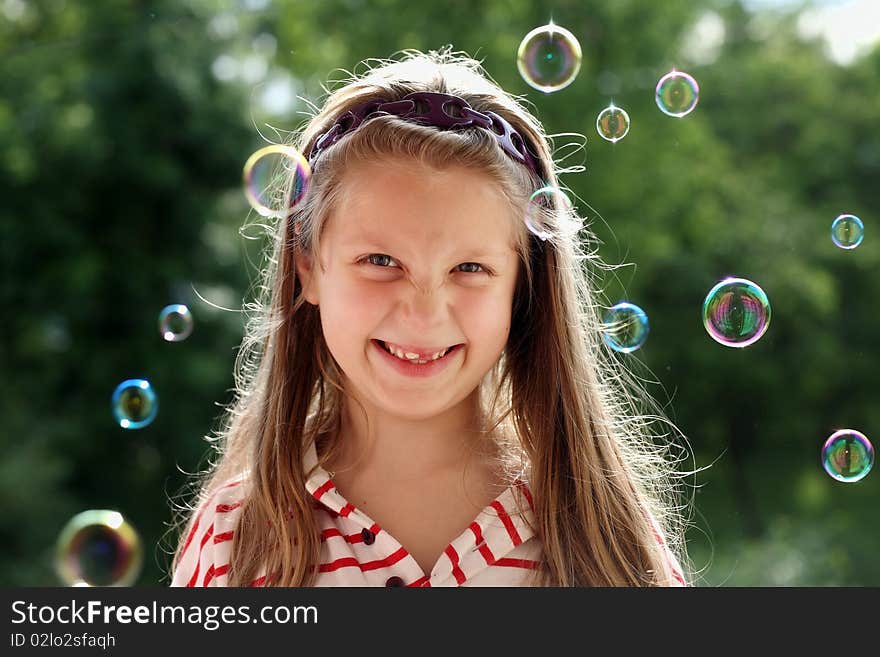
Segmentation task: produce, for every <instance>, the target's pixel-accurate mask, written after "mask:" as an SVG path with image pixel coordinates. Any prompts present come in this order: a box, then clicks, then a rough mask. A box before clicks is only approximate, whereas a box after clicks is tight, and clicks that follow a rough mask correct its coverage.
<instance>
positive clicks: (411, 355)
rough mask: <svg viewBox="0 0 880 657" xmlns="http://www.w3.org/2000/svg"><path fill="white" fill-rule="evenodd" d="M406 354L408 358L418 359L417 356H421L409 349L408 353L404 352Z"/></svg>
mask: <svg viewBox="0 0 880 657" xmlns="http://www.w3.org/2000/svg"><path fill="white" fill-rule="evenodd" d="M404 355H405V356H406V357H407V358H409V359H410V360H413V359H416V358H418V357H419V355H418V354H414V353H412V352H411V351H407V352H406V354H404Z"/></svg>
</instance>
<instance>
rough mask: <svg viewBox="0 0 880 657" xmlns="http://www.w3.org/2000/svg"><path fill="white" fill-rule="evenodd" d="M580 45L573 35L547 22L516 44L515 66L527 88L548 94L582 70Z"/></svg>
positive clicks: (568, 82)
mask: <svg viewBox="0 0 880 657" xmlns="http://www.w3.org/2000/svg"><path fill="white" fill-rule="evenodd" d="M581 57H582V55H581V44H580V43H579V42H578V40H577V37H575V35H574V34H572V33H571V32H569V31H568V30H566V29H565V28H564V27H559V26H558V25H554V24H553V23H550V24H548V25H543V26H541V27H536V28H535V29H534V30H532V31H531V32H529V33H528V34H527V35H526V36H525V38H524V39H523V40H522V42H521V43H520V44H519V50H518V51H517V55H516V65H517V68H519V74H520V75H521V76H522V78H523V80H525V81H526V82H527V83H528V84H529V85H530V86H532V87H534V88H535V89H537V90H539V91H543V92H545V93H550V92H553V91H559V90H560V89H564V88H565V87H567V86H568V85H570V84H571V83H572V82H574V79H575V78H576V77H577V74H578V71H580V70H581Z"/></svg>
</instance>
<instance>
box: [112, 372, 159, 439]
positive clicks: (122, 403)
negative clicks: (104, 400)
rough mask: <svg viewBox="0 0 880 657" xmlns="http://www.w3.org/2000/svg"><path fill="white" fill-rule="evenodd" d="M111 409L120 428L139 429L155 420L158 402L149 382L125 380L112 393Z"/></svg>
mask: <svg viewBox="0 0 880 657" xmlns="http://www.w3.org/2000/svg"><path fill="white" fill-rule="evenodd" d="M112 407H113V415H114V417H115V418H116V421H117V422H118V423H119V426H120V427H122V428H123V429H140V428H142V427H145V426H147V425H148V424H150V423H151V422H152V421H153V420H154V419H155V418H156V413H157V412H158V411H159V400H158V399H157V398H156V393H155V392H154V391H153V387H152V386H151V385H150V382H149V381H147V380H145V379H127V380H125V381H123V382H122V383H120V384H119V385H118V386H116V390H114V391H113V399H112Z"/></svg>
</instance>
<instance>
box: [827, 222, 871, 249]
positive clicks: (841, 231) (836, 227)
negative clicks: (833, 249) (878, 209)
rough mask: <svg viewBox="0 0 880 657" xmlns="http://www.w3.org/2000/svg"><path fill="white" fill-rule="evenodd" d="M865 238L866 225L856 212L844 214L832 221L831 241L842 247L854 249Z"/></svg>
mask: <svg viewBox="0 0 880 657" xmlns="http://www.w3.org/2000/svg"><path fill="white" fill-rule="evenodd" d="M864 238H865V225H864V224H863V223H862V220H861V219H859V218H858V217H857V216H855V215H854V214H842V215H840V216H839V217H837V219H835V220H834V221H833V222H831V241H832V242H834V243H835V244H836V245H837V246H839V247H840V248H841V249H854V248H856V247H857V246H858V245H859V244H861V243H862V240H863V239H864Z"/></svg>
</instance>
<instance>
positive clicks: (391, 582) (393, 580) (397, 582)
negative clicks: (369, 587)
mask: <svg viewBox="0 0 880 657" xmlns="http://www.w3.org/2000/svg"><path fill="white" fill-rule="evenodd" d="M385 586H403V580H402V579H401V578H399V577H398V576H397V575H395V576H394V577H389V578H388V580H387V581H386V582H385Z"/></svg>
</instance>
